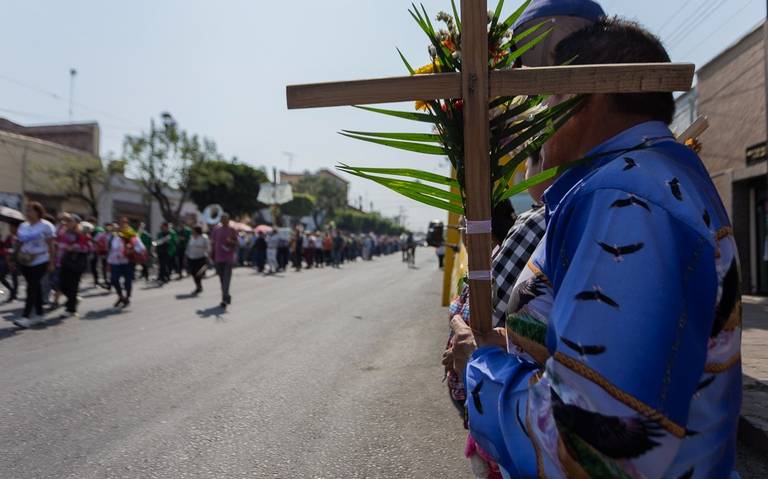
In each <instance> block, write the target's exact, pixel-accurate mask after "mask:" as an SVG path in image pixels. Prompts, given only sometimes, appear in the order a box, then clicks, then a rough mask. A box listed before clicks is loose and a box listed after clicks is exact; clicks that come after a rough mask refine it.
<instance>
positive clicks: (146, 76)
mask: <svg viewBox="0 0 768 479" xmlns="http://www.w3.org/2000/svg"><path fill="white" fill-rule="evenodd" d="M423 3H424V5H425V7H426V8H427V10H428V12H429V13H430V14H431V15H432V16H434V15H435V14H437V12H438V11H439V10H441V9H445V10H448V9H450V1H449V0H426V1H424V2H423ZM489 3H490V4H491V5H495V1H494V0H491V1H490V2H489ZM409 5H410V2H409V1H406V0H377V1H373V0H325V1H318V0H293V1H288V0H286V1H282V2H274V1H263V0H259V1H257V0H249V1H246V0H216V1H214V0H209V1H201V0H131V1H122V2H117V1H109V0H67V1H61V0H14V1H11V0H0V7H1V8H0V11H2V15H1V16H0V45H3V61H2V63H0V116H2V117H6V118H8V119H11V120H13V121H16V122H19V123H22V124H37V123H46V122H60V121H67V120H68V100H67V99H68V98H69V93H68V92H69V70H70V68H76V69H77V71H78V75H77V79H76V84H75V101H76V105H75V108H74V117H73V119H74V121H91V120H96V121H98V122H99V123H100V125H101V128H102V143H101V145H102V146H101V148H102V154H106V153H107V152H109V151H114V152H117V153H119V152H120V151H121V148H122V147H121V145H122V139H123V136H124V135H125V134H136V133H137V132H139V131H141V130H142V128H143V129H146V128H147V127H148V124H149V119H150V117H153V116H155V117H157V116H158V114H159V113H160V112H161V111H170V112H171V113H172V114H173V115H174V116H175V117H176V119H177V120H178V121H179V123H180V125H181V127H182V128H184V129H186V130H188V131H190V132H193V133H199V134H202V135H205V136H208V137H210V138H212V139H214V140H215V141H216V142H217V144H218V146H219V149H220V151H222V152H223V153H224V154H225V155H227V156H237V157H238V158H239V159H240V160H241V161H243V162H246V163H249V164H252V165H254V166H266V167H268V168H271V167H272V166H276V167H278V168H279V169H288V168H289V163H288V156H287V155H286V154H285V153H284V152H290V153H292V154H293V155H294V160H293V164H292V165H290V166H291V169H292V170H294V171H303V170H306V169H308V170H315V169H317V168H320V167H332V166H333V165H334V164H336V163H337V162H345V163H348V164H351V165H361V166H390V167H393V166H400V167H406V166H407V167H418V168H425V169H431V170H433V171H439V170H440V169H443V170H444V169H445V168H446V166H445V162H444V161H443V160H441V159H440V158H438V157H434V156H424V155H418V154H410V153H406V152H400V151H398V150H390V149H387V148H384V147H379V146H376V145H372V144H367V143H361V142H356V141H354V140H350V139H347V138H344V137H342V136H339V135H338V134H336V132H337V131H339V130H340V129H353V130H363V131H413V130H414V129H415V130H418V129H419V128H423V126H419V125H416V126H414V125H411V124H409V122H406V121H404V120H402V121H400V120H396V119H386V118H381V117H379V116H377V115H374V114H371V113H366V112H360V111H355V110H353V109H352V108H333V109H325V110H298V111H290V112H289V111H287V110H286V108H285V86H286V85H287V84H294V83H308V82H316V81H331V80H347V79H361V78H370V77H378V76H392V75H402V74H404V70H403V66H402V63H401V62H400V59H399V57H398V55H397V52H396V51H395V47H396V46H399V47H400V48H401V49H402V50H403V51H404V53H405V54H406V56H407V57H408V58H409V60H410V61H411V63H412V64H414V65H421V64H424V63H427V62H428V55H427V49H426V45H427V41H426V37H425V36H424V35H423V33H422V32H420V30H419V29H418V27H417V26H416V24H415V23H413V21H412V19H411V18H410V16H409V15H408V13H407V9H408V7H409ZM516 5H518V2H516V1H509V0H508V2H507V6H506V7H505V8H506V10H507V12H511V11H512V10H513V9H514V8H515V7H516ZM602 5H603V7H604V8H605V9H606V11H607V12H608V13H610V14H619V15H622V16H627V17H630V18H633V19H636V20H638V21H640V22H641V23H643V24H644V25H646V26H647V27H649V28H650V29H651V30H652V31H654V32H656V33H660V35H661V37H662V39H663V40H664V41H665V42H666V44H667V48H668V49H669V50H670V53H671V55H672V57H673V61H690V62H694V63H696V64H697V65H698V66H701V65H703V64H704V63H705V62H706V61H708V60H709V59H711V58H712V57H713V56H715V55H716V54H717V53H718V52H720V51H721V50H722V49H723V48H725V47H727V46H728V45H729V44H731V43H732V42H734V41H735V40H736V39H738V38H739V37H740V36H742V35H743V34H744V33H746V32H747V31H749V30H750V29H751V28H752V27H754V26H755V25H756V24H757V23H758V22H759V21H760V20H761V19H762V18H764V17H765V9H766V5H765V2H764V1H763V0H689V1H686V0H643V1H628V0H621V1H620V0H603V1H602ZM662 27H663V28H662ZM49 93H52V94H54V95H55V96H56V97H54V96H52V95H50V94H49ZM398 106H399V107H401V108H403V109H407V110H411V109H412V105H410V104H403V105H398ZM349 179H350V180H351V181H352V186H351V194H350V200H351V201H354V202H355V203H356V202H357V198H358V196H362V197H363V198H364V200H365V208H366V209H368V208H369V204H370V202H373V206H374V208H375V209H376V210H378V211H381V212H382V213H383V214H385V215H387V216H394V215H396V214H397V213H398V211H399V208H401V207H403V208H405V211H406V213H407V215H408V226H409V227H411V228H413V229H416V230H422V229H425V228H426V224H427V223H428V222H429V220H430V219H433V218H444V213H443V212H441V211H438V210H435V209H432V208H429V207H426V206H420V205H418V204H417V203H415V202H413V201H411V200H409V199H406V198H403V197H400V196H398V195H396V194H395V193H390V192H389V191H388V190H386V189H385V188H383V187H380V186H377V185H373V184H371V183H369V182H366V181H364V180H356V179H353V178H349Z"/></svg>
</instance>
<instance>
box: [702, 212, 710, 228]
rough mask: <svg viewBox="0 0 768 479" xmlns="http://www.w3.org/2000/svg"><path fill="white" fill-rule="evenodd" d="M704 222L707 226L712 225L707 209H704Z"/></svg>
mask: <svg viewBox="0 0 768 479" xmlns="http://www.w3.org/2000/svg"><path fill="white" fill-rule="evenodd" d="M703 218H704V224H705V225H707V228H709V227H710V226H712V218H710V217H709V211H707V210H704V217H703Z"/></svg>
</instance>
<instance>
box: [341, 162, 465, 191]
mask: <svg viewBox="0 0 768 479" xmlns="http://www.w3.org/2000/svg"><path fill="white" fill-rule="evenodd" d="M337 168H338V169H340V170H343V171H347V172H349V173H351V172H352V171H356V172H361V173H378V174H383V175H391V176H405V177H409V178H416V179H418V180H422V181H429V182H431V183H438V184H441V185H447V186H452V187H456V188H458V186H459V182H458V181H456V180H455V179H454V178H451V177H449V176H443V175H438V174H436V173H431V172H429V171H423V170H415V169H412V168H367V167H360V166H349V165H346V164H344V163H341V164H340V165H339V166H337Z"/></svg>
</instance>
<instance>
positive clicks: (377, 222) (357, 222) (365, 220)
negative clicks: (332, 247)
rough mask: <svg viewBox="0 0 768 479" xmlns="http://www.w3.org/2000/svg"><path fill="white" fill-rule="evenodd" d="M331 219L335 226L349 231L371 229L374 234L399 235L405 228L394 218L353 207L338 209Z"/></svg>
mask: <svg viewBox="0 0 768 479" xmlns="http://www.w3.org/2000/svg"><path fill="white" fill-rule="evenodd" d="M333 221H334V222H335V223H336V226H337V227H339V228H341V229H342V230H345V231H349V232H350V233H369V232H371V231H373V232H374V233H376V234H385V235H399V234H400V233H402V232H403V231H405V229H404V228H403V227H401V226H400V225H398V224H397V223H396V222H395V221H394V220H391V219H389V218H384V217H383V216H381V214H379V213H376V212H373V213H365V212H362V211H358V210H353V209H345V210H341V211H338V212H337V213H336V214H335V215H334V217H333Z"/></svg>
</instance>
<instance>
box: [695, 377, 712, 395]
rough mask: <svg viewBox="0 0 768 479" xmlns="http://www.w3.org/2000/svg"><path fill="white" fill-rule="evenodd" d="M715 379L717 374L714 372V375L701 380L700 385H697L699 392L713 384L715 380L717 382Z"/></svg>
mask: <svg viewBox="0 0 768 479" xmlns="http://www.w3.org/2000/svg"><path fill="white" fill-rule="evenodd" d="M715 379H717V376H715V375H714V374H713V375H712V376H710V377H708V378H707V379H705V380H703V381H702V382H700V383H699V385H698V387H696V392H699V391H701V390H702V389H704V388H706V387H707V386H709V385H710V384H712V383H713V382H715Z"/></svg>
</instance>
